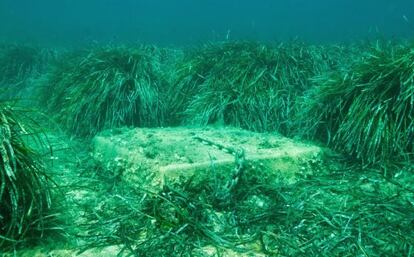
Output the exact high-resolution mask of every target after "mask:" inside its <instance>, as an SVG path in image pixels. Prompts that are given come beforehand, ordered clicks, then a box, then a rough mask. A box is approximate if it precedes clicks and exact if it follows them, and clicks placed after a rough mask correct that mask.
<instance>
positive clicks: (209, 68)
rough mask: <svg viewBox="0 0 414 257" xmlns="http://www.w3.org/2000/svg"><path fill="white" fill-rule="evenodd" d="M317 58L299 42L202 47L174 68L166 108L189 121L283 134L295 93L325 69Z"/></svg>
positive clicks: (287, 125)
mask: <svg viewBox="0 0 414 257" xmlns="http://www.w3.org/2000/svg"><path fill="white" fill-rule="evenodd" d="M320 57H321V56H320V52H319V51H317V49H315V48H311V47H307V46H305V45H302V44H298V43H291V44H286V45H284V44H281V45H278V46H269V45H263V44H258V43H251V42H224V43H215V44H209V45H206V46H204V47H203V48H201V49H199V50H198V51H195V52H194V53H192V54H190V55H189V56H187V58H186V59H185V60H184V61H183V63H182V64H181V66H179V68H178V71H177V72H178V75H177V83H176V84H175V87H172V89H173V90H174V91H175V92H173V93H172V94H171V95H172V96H173V98H172V101H171V102H172V103H171V107H170V108H171V109H172V110H173V112H174V113H177V114H178V117H176V119H178V120H179V119H184V120H185V122H186V123H190V124H196V125H206V124H211V123H216V122H218V123H224V124H228V125H234V126H240V127H243V128H246V129H250V130H254V131H269V130H278V131H280V132H283V133H286V132H287V131H288V130H289V126H290V120H291V119H292V116H293V113H294V108H293V103H294V101H295V99H296V97H297V95H301V94H302V92H303V91H304V90H305V89H307V88H308V78H310V77H311V76H314V75H315V74H318V73H319V71H320V70H323V69H324V68H323V67H322V66H324V65H325V64H324V63H323V62H317V61H319V60H321V58H322V57H321V58H320ZM180 114H182V115H181V116H180Z"/></svg>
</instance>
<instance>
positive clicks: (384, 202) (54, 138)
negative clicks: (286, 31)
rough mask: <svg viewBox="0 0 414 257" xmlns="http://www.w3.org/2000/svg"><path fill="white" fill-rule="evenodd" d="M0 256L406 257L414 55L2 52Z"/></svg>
mask: <svg viewBox="0 0 414 257" xmlns="http://www.w3.org/2000/svg"><path fill="white" fill-rule="evenodd" d="M0 87H1V95H0V96H1V101H0V139H1V143H0V201H1V202H0V256H62V257H67V256H414V216H413V215H414V44H412V43H410V42H405V41H384V40H379V41H372V42H365V43H355V44H354V43H349V44H310V43H305V42H300V41H297V40H294V41H286V42H266V43H264V42H259V41H237V40H236V41H231V40H227V41H223V42H221V41H220V42H210V43H205V44H201V45H199V46H191V47H182V48H173V47H161V46H158V45H150V44H141V43H140V44H125V45H117V44H108V45H104V44H101V45H100V44H94V45H92V46H89V47H79V48H65V49H63V48H59V49H57V48H56V49H54V48H53V47H49V46H48V47H47V48H46V47H45V48H43V47H41V46H30V45H17V44H15V45H8V44H7V45H6V44H5V45H0Z"/></svg>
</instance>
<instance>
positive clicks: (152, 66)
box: [41, 46, 165, 136]
mask: <svg viewBox="0 0 414 257" xmlns="http://www.w3.org/2000/svg"><path fill="white" fill-rule="evenodd" d="M164 84H165V83H164V80H163V76H162V74H161V72H160V60H159V51H158V49H157V48H155V47H151V46H140V47H136V48H127V47H103V48H97V49H92V50H90V51H89V52H87V53H83V54H80V55H74V54H72V55H71V57H69V58H67V60H65V62H64V63H62V64H61V65H58V66H57V67H56V69H55V70H54V71H53V72H52V74H50V76H49V80H48V81H47V86H46V87H45V88H44V89H43V92H42V97H41V98H42V99H44V101H46V100H47V107H48V109H49V111H50V112H52V113H53V112H55V113H56V116H57V119H58V120H59V121H60V122H61V123H62V124H63V125H64V126H65V127H67V128H68V129H69V130H70V131H71V132H72V133H73V134H75V135H78V136H90V135H94V134H96V133H97V132H99V131H101V130H103V129H105V128H113V127H118V126H124V125H125V126H157V125H160V124H161V123H162V120H163V102H162V100H161V99H160V91H161V89H162V87H163V86H165V85H164Z"/></svg>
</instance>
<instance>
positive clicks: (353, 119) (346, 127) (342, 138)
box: [300, 45, 414, 164]
mask: <svg viewBox="0 0 414 257" xmlns="http://www.w3.org/2000/svg"><path fill="white" fill-rule="evenodd" d="M413 67H414V50H413V48H412V47H409V46H404V45H400V46H396V47H391V46H388V47H380V46H379V45H378V46H377V47H375V48H373V49H372V50H371V51H370V52H369V53H368V54H367V55H366V57H365V58H363V59H362V60H360V61H359V62H358V63H356V64H355V65H353V66H352V68H351V69H350V70H349V71H347V72H345V73H333V74H326V75H323V76H320V77H317V78H315V80H314V82H315V84H316V86H315V87H314V88H313V89H311V90H310V92H309V93H308V94H307V95H306V97H305V98H304V101H303V104H304V108H303V109H304V112H303V113H302V115H303V116H302V118H300V120H303V121H304V123H305V125H303V126H301V127H303V128H304V129H303V131H304V132H305V134H306V135H307V136H310V137H319V138H320V139H322V140H324V141H326V142H329V143H330V144H331V145H333V146H334V147H335V148H336V149H339V150H342V151H344V152H346V153H348V154H350V155H353V156H355V157H357V158H359V159H361V160H362V161H364V162H365V163H371V164H373V163H377V162H381V163H383V162H387V161H396V160H402V159H407V158H412V157H413V153H414V69H413Z"/></svg>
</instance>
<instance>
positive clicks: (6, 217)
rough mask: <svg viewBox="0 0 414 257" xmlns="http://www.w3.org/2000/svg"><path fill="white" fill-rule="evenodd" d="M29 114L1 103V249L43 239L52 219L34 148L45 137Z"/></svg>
mask: <svg viewBox="0 0 414 257" xmlns="http://www.w3.org/2000/svg"><path fill="white" fill-rule="evenodd" d="M30 115H31V114H29V113H27V112H26V111H25V110H22V109H18V108H15V107H13V108H12V107H10V106H9V105H8V104H7V103H3V102H2V103H1V104H0V140H1V144H0V203H1V204H0V249H7V248H8V247H15V246H17V245H18V244H21V243H23V242H25V241H26V240H27V239H30V240H33V239H35V238H39V237H41V236H42V235H43V233H44V231H45V230H46V229H47V228H48V224H50V223H49V222H50V220H51V219H53V215H51V212H50V208H51V195H50V180H49V178H48V176H47V174H46V169H45V166H44V165H43V162H42V158H41V156H40V155H39V154H38V153H37V152H36V151H35V150H34V148H33V147H32V146H33V144H34V143H36V142H37V143H40V142H41V141H42V136H41V135H40V134H38V133H39V131H37V129H36V126H34V125H33V124H34V123H32V122H31V118H30ZM37 145H40V144H37Z"/></svg>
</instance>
